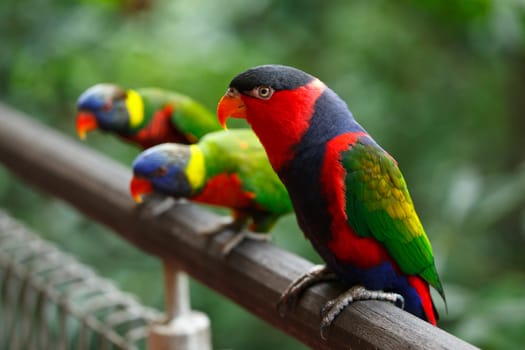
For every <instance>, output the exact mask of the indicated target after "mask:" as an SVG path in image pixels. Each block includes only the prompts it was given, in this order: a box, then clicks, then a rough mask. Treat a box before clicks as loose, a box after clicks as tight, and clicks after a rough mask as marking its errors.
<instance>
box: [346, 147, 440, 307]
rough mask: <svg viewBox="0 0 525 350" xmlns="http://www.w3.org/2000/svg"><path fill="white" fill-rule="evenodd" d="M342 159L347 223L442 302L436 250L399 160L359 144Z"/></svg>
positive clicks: (377, 148)
mask: <svg viewBox="0 0 525 350" xmlns="http://www.w3.org/2000/svg"><path fill="white" fill-rule="evenodd" d="M341 161H342V164H343V167H344V168H345V169H346V172H347V175H346V179H345V183H346V212H347V215H348V222H349V224H350V225H351V226H352V227H353V228H354V230H355V231H356V232H357V234H358V235H360V236H363V237H364V236H372V237H374V238H375V239H377V240H378V241H380V242H381V243H382V244H383V245H384V246H385V247H386V249H387V250H388V252H389V253H390V255H391V256H392V257H393V259H394V260H395V261H396V262H397V264H398V265H399V267H400V269H401V270H402V271H403V272H404V273H406V274H409V275H419V276H421V277H422V278H423V279H425V280H426V281H427V282H428V283H429V284H430V285H432V286H433V287H434V288H436V290H437V291H438V292H439V293H440V294H441V295H442V296H443V298H444V295H443V287H442V285H441V282H440V280H439V276H438V274H437V271H436V267H435V265H434V257H433V254H432V247H431V245H430V242H429V240H428V237H427V235H426V233H425V230H424V229H423V226H422V225H421V222H420V221H419V217H418V216H417V213H416V211H415V209H414V204H413V203H412V199H411V198H410V194H409V193H408V189H407V185H406V183H405V179H404V178H403V175H402V174H401V171H400V170H399V168H398V166H397V163H396V162H395V160H393V159H392V158H391V157H390V156H389V155H388V154H387V153H386V152H385V151H384V150H383V149H382V148H380V147H379V146H378V145H377V144H375V143H369V144H364V143H361V142H359V141H358V142H357V143H356V144H355V145H354V146H353V147H352V148H351V149H350V150H348V151H346V152H344V153H343V154H342V159H341Z"/></svg>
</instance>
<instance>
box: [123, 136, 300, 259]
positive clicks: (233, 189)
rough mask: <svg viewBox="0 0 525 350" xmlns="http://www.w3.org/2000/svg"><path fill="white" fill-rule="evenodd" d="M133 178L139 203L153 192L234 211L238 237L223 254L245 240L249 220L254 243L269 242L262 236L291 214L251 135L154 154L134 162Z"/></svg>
mask: <svg viewBox="0 0 525 350" xmlns="http://www.w3.org/2000/svg"><path fill="white" fill-rule="evenodd" d="M133 174H134V176H133V178H132V180H131V184H130V191H131V194H132V196H133V198H135V200H137V201H140V200H141V197H142V196H143V195H144V194H147V193H150V192H153V191H154V192H157V193H162V194H165V195H168V196H172V197H174V198H187V199H190V200H192V201H195V202H200V203H204V204H210V205H215V206H221V207H226V208H230V209H231V210H232V211H233V214H234V215H233V217H234V222H233V224H232V226H233V227H234V228H237V229H236V231H238V235H237V236H236V238H233V239H232V241H231V242H229V243H227V244H226V245H225V246H224V247H223V252H224V253H227V252H229V251H230V250H231V249H232V248H233V247H234V246H235V245H236V244H237V243H238V242H240V240H241V239H242V238H244V237H245V235H246V234H247V233H246V232H245V231H240V228H242V227H243V226H244V224H245V223H246V222H247V220H251V225H250V229H251V230H253V231H255V235H251V236H250V237H251V238H259V239H267V237H269V236H268V235H267V234H266V235H262V234H261V233H265V232H268V231H269V230H270V229H271V228H272V227H273V225H274V224H275V222H276V221H277V219H278V218H279V217H280V216H282V215H284V214H286V213H290V212H291V211H292V204H291V202H290V198H289V197H288V194H287V192H286V188H285V187H284V185H283V184H282V182H281V181H280V180H279V178H278V177H277V175H276V174H275V172H274V171H273V169H272V167H271V166H270V163H269V162H268V158H267V157H266V153H265V152H264V148H263V147H262V145H261V143H260V142H259V140H258V139H257V136H255V134H254V133H253V131H252V130H250V129H232V130H230V131H218V132H213V133H210V134H208V135H206V136H204V137H203V138H202V139H201V140H200V141H199V142H198V143H197V144H194V145H183V144H176V143H165V144H161V145H158V146H155V147H152V148H149V149H147V150H146V151H144V152H142V153H141V154H140V155H139V156H138V157H137V158H136V159H135V161H134V162H133ZM213 231H217V230H211V232H212V233H213Z"/></svg>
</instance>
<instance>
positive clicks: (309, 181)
mask: <svg viewBox="0 0 525 350" xmlns="http://www.w3.org/2000/svg"><path fill="white" fill-rule="evenodd" d="M217 113H218V117H219V121H220V122H221V124H223V125H225V122H226V119H227V118H228V117H234V118H244V119H246V120H247V121H248V123H249V124H250V125H251V127H252V128H253V130H254V131H255V133H256V134H257V136H258V137H259V139H260V141H261V143H262V144H263V146H264V148H265V150H266V152H267V154H268V157H269V159H270V162H271V164H272V167H273V169H274V170H275V171H276V172H277V174H278V175H279V177H280V178H281V180H282V181H283V183H284V184H285V186H286V188H287V189H288V193H289V195H290V197H291V200H292V203H293V207H294V209H295V212H296V216H297V221H298V224H299V226H300V227H301V229H302V231H303V232H304V233H305V235H306V237H307V238H308V239H309V240H310V241H311V243H312V245H313V246H314V248H315V249H316V250H317V252H318V253H319V254H320V255H321V257H322V258H323V260H324V261H325V262H326V266H325V267H323V268H316V269H315V270H313V271H312V272H311V273H310V274H308V275H305V276H303V277H302V278H300V279H298V280H297V281H296V282H295V283H293V284H292V285H291V286H290V287H289V288H288V289H287V290H286V291H285V292H284V293H283V296H282V300H284V301H285V302H287V301H290V300H291V299H288V298H292V297H293V298H295V297H296V296H297V294H298V293H299V292H300V291H301V290H303V289H304V288H305V287H307V286H309V285H311V284H313V283H315V282H316V281H321V280H324V279H326V278H327V277H329V276H330V277H331V276H333V275H334V274H335V276H336V277H337V278H338V279H340V280H341V281H342V282H343V283H344V284H345V285H347V286H349V287H351V288H350V289H349V290H348V292H346V293H344V294H342V295H341V296H340V297H339V298H337V299H335V300H333V301H331V302H329V303H328V304H327V306H326V307H325V308H323V310H322V312H323V320H322V323H321V335H322V330H323V328H324V327H326V326H328V325H330V324H331V323H332V322H333V320H334V319H335V317H337V315H338V314H339V313H340V311H341V310H342V309H344V307H346V306H347V305H348V304H349V303H350V302H352V301H355V300H365V299H377V300H387V301H391V302H396V303H398V304H401V305H403V304H404V309H405V310H406V311H408V312H410V313H412V314H414V315H416V316H418V317H420V318H422V319H424V320H427V321H428V322H430V323H432V324H434V325H435V324H436V322H437V320H438V314H437V311H436V309H435V306H434V303H433V301H432V297H431V294H430V290H429V285H430V286H432V287H434V288H435V289H436V290H437V291H438V292H439V293H440V294H441V296H442V297H443V299H445V298H444V292H443V286H442V283H441V281H440V278H439V276H438V273H437V270H436V267H435V263H434V256H433V253H432V247H431V245H430V242H429V239H428V238H427V235H426V233H425V230H424V229H423V226H422V224H421V222H420V220H419V218H418V215H417V214H416V211H415V209H414V205H413V203H412V199H411V197H410V194H409V192H408V189H407V185H406V183H405V180H404V178H403V175H402V174H401V171H400V170H399V167H398V164H397V162H396V161H395V160H394V158H393V157H392V156H391V155H389V154H388V153H387V152H386V151H385V150H383V148H381V146H379V145H378V144H377V143H376V142H375V141H374V140H373V139H372V137H371V136H370V135H369V134H368V133H367V132H366V131H365V129H364V128H363V127H362V126H361V125H359V124H358V123H357V122H356V120H355V119H354V117H353V115H352V113H351V112H350V110H349V109H348V106H347V104H346V103H345V102H344V101H343V100H342V99H341V98H340V97H339V96H338V95H337V94H336V93H335V92H334V91H333V90H331V89H330V88H328V87H327V86H326V85H325V84H324V83H323V82H321V81H320V80H319V79H317V78H315V77H313V76H312V75H310V74H307V73H305V72H303V71H301V70H298V69H296V68H292V67H287V66H281V65H264V66H258V67H255V68H252V69H249V70H247V71H245V72H243V73H241V74H239V75H237V76H236V77H235V78H234V79H233V80H232V81H231V83H230V85H229V88H228V90H227V92H226V94H225V95H224V96H223V97H222V99H221V101H220V102H219V105H218V110H217Z"/></svg>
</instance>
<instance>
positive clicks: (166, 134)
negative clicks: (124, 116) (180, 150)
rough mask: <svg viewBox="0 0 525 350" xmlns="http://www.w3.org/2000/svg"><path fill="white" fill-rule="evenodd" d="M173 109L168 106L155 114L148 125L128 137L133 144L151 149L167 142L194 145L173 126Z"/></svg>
mask: <svg viewBox="0 0 525 350" xmlns="http://www.w3.org/2000/svg"><path fill="white" fill-rule="evenodd" d="M172 113H173V107H171V106H166V107H164V108H163V109H161V110H159V111H157V112H155V114H154V115H153V117H152V118H151V121H150V122H149V124H148V125H146V126H145V127H143V128H142V129H141V130H140V131H139V132H137V133H136V134H134V135H131V136H128V137H127V139H128V140H130V141H131V142H134V143H138V144H140V145H141V146H142V148H144V149H145V148H149V147H152V146H155V145H158V144H161V143H165V142H177V143H184V144H189V143H192V142H190V140H188V139H187V137H186V136H185V135H184V134H183V133H181V132H180V131H179V130H178V129H177V128H176V127H175V126H174V125H173V124H172V120H171V117H172Z"/></svg>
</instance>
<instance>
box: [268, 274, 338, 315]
mask: <svg viewBox="0 0 525 350" xmlns="http://www.w3.org/2000/svg"><path fill="white" fill-rule="evenodd" d="M335 279H337V276H336V275H335V273H333V272H332V271H331V270H330V269H329V268H328V267H327V266H326V265H314V266H313V267H312V268H311V269H310V270H309V271H308V272H307V273H305V274H303V275H302V276H300V277H299V278H298V279H296V280H295V281H293V282H292V283H291V284H290V285H289V286H288V287H287V288H286V290H285V291H284V292H283V293H282V294H281V297H280V298H279V301H278V302H277V311H278V312H279V315H281V317H284V315H285V313H286V310H287V309H288V308H289V307H290V306H292V305H294V304H295V303H296V301H297V299H298V298H299V296H300V295H301V293H302V292H303V291H304V290H305V289H306V288H308V287H310V286H312V285H314V284H317V283H319V282H323V281H329V280H335Z"/></svg>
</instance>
